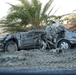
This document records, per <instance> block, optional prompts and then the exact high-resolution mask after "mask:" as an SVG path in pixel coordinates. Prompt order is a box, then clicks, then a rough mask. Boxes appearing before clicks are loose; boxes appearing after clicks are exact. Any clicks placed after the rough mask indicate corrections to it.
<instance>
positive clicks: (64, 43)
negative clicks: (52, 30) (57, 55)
mask: <svg viewBox="0 0 76 75" xmlns="http://www.w3.org/2000/svg"><path fill="white" fill-rule="evenodd" d="M56 29H57V30H58V31H57V32H56V35H55V38H54V40H55V41H54V43H55V45H56V47H57V48H62V49H70V48H72V47H73V45H75V44H76V32H75V31H71V30H69V29H66V28H65V27H64V26H62V25H59V26H58V27H56Z"/></svg>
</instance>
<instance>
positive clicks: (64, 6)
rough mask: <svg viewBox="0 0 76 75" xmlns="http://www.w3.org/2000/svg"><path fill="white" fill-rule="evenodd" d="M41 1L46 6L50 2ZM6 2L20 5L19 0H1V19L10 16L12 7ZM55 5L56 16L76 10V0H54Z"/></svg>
mask: <svg viewBox="0 0 76 75" xmlns="http://www.w3.org/2000/svg"><path fill="white" fill-rule="evenodd" d="M40 1H41V2H42V4H43V6H44V5H45V4H46V2H47V1H48V0H40ZM6 2H8V3H11V4H19V3H20V2H19V1H18V0H0V19H1V18H2V17H4V16H6V15H7V14H8V10H9V8H10V5H8V4H7V3H6ZM54 5H55V7H54V10H53V12H54V11H55V10H57V9H58V10H57V12H56V13H55V15H63V14H68V13H71V12H73V10H75V9H76V0H54V2H53V4H52V6H54ZM53 12H52V13H53Z"/></svg>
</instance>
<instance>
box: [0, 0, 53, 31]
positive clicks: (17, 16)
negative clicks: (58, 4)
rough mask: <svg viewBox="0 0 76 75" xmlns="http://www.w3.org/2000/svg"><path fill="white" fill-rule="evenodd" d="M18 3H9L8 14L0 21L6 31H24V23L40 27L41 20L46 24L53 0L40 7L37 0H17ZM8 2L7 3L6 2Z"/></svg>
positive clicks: (41, 24)
mask: <svg viewBox="0 0 76 75" xmlns="http://www.w3.org/2000/svg"><path fill="white" fill-rule="evenodd" d="M19 1H20V2H21V4H20V5H13V4H10V5H11V8H10V9H9V13H8V15H7V16H6V17H5V18H4V19H2V20H1V21H0V24H2V27H7V28H6V30H7V31H11V32H18V31H26V30H27V28H26V25H28V24H31V25H32V27H31V28H36V29H40V28H41V26H43V22H44V23H45V24H47V22H48V17H49V16H50V13H51V11H52V10H53V7H52V8H51V9H50V10H49V12H48V9H49V8H50V6H51V5H52V3H53V0H49V1H48V2H47V3H46V4H45V6H44V8H43V9H42V3H41V2H40V1H39V0H31V2H30V1H28V0H19ZM8 4H9V3H8Z"/></svg>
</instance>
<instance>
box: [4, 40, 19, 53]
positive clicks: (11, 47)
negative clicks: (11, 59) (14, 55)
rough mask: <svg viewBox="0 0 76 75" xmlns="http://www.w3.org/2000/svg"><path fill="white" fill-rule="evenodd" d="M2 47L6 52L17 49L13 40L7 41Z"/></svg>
mask: <svg viewBox="0 0 76 75" xmlns="http://www.w3.org/2000/svg"><path fill="white" fill-rule="evenodd" d="M4 49H5V51H7V52H15V51H18V45H17V44H16V43H15V42H14V41H7V42H6V44H5V46H4Z"/></svg>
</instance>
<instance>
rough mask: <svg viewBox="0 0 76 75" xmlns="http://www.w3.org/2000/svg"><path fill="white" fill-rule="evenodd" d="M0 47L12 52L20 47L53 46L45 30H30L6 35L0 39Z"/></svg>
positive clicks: (42, 47) (46, 47) (38, 47)
mask: <svg viewBox="0 0 76 75" xmlns="http://www.w3.org/2000/svg"><path fill="white" fill-rule="evenodd" d="M0 48H1V49H2V50H3V51H9V52H14V51H17V50H20V49H32V48H33V49H36V48H37V49H48V48H55V46H54V44H53V43H52V42H51V39H49V37H47V33H46V31H45V30H30V31H27V32H18V33H14V34H8V35H6V36H5V37H3V38H2V39H0Z"/></svg>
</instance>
